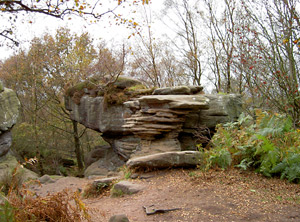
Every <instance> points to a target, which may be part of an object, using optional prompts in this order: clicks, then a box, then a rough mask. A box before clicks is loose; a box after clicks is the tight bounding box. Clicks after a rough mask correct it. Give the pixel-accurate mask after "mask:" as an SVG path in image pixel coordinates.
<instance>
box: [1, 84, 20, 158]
mask: <svg viewBox="0 0 300 222" xmlns="http://www.w3.org/2000/svg"><path fill="white" fill-rule="evenodd" d="M19 108H20V101H19V100H18V97H17V95H16V93H15V92H14V91H13V90H11V89H7V88H5V87H4V86H3V84H2V82H1V81H0V157H2V156H4V155H5V154H7V153H8V151H9V149H10V146H11V142H12V137H11V132H10V130H11V128H12V127H13V126H14V125H15V124H16V122H17V118H18V115H19Z"/></svg>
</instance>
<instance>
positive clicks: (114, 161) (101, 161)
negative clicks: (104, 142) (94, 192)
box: [84, 146, 125, 177]
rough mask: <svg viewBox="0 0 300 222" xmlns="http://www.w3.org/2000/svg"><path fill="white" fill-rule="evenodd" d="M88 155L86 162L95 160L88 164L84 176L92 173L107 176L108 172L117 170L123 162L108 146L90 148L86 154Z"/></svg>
mask: <svg viewBox="0 0 300 222" xmlns="http://www.w3.org/2000/svg"><path fill="white" fill-rule="evenodd" d="M88 157H89V158H86V162H87V163H91V162H93V160H95V159H97V160H96V162H93V163H92V164H90V165H88V167H87V168H86V170H85V171H84V175H85V177H89V176H92V175H98V176H107V175H108V174H109V173H110V172H113V171H117V169H118V168H119V167H120V166H122V165H124V163H125V162H124V161H123V160H121V159H120V158H119V156H118V155H117V154H116V152H114V151H113V149H111V147H110V146H102V147H101V148H97V149H95V150H92V151H91V152H90V153H89V154H88ZM92 157H94V158H92Z"/></svg>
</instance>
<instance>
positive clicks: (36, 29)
mask: <svg viewBox="0 0 300 222" xmlns="http://www.w3.org/2000/svg"><path fill="white" fill-rule="evenodd" d="M163 2H164V1H162V0H152V2H151V4H150V6H145V7H151V10H152V13H153V14H155V13H159V11H160V9H161V8H162V7H163ZM115 3H116V2H115ZM133 7H135V6H132V7H130V10H133ZM127 9H129V8H127ZM127 9H126V8H125V9H123V8H120V9H119V10H118V11H116V13H117V14H118V13H121V14H123V15H124V16H125V17H126V18H128V19H131V18H132V16H134V18H135V21H136V22H137V23H139V24H140V21H141V19H139V17H140V16H141V14H140V12H143V9H142V8H141V6H140V7H139V8H137V13H135V14H128V15H126V12H127V11H129V10H127ZM111 16H112V15H111ZM18 21H19V22H18V23H17V37H18V40H20V43H21V44H20V46H19V47H13V48H10V47H7V46H3V47H0V60H4V59H7V58H8V57H9V56H11V55H12V54H13V53H14V51H15V50H18V49H20V48H26V47H28V46H29V43H30V41H31V40H32V39H33V38H34V37H41V36H42V35H43V34H44V33H46V32H49V33H51V34H54V33H55V31H56V30H57V29H58V28H59V27H62V26H67V27H68V28H70V29H71V31H73V32H76V33H78V34H80V33H82V32H86V31H87V32H89V33H90V35H91V36H92V37H93V38H94V39H95V41H97V40H98V39H104V40H106V41H108V42H116V41H117V42H122V41H124V40H126V41H127V39H128V36H129V35H130V34H131V33H132V32H133V30H129V29H126V25H119V26H117V25H115V24H114V23H115V20H114V19H113V18H112V17H111V18H110V17H109V15H105V16H104V17H103V18H101V20H100V21H99V22H97V23H96V24H90V23H89V22H88V21H85V20H84V19H82V18H79V17H78V18H77V17H74V16H73V17H72V19H71V20H67V19H65V20H60V19H56V18H52V17H50V16H40V15H38V16H37V15H32V14H27V15H26V19H25V21H23V22H21V21H22V19H19V20H18ZM29 21H32V24H30V23H29ZM0 22H1V20H0ZM153 22H154V24H153V25H152V27H153V31H154V32H155V34H157V35H159V34H163V33H162V30H163V29H161V28H160V27H161V26H162V24H160V23H159V21H157V20H156V22H155V21H154V20H153Z"/></svg>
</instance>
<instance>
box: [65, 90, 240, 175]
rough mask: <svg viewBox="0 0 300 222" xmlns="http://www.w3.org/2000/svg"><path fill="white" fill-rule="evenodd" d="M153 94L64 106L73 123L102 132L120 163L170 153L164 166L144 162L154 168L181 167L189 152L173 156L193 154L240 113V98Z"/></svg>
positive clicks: (83, 100) (84, 100)
mask: <svg viewBox="0 0 300 222" xmlns="http://www.w3.org/2000/svg"><path fill="white" fill-rule="evenodd" d="M126 87H127V86H126ZM121 88H122V87H121ZM153 94H154V95H146V96H145V95H134V97H132V98H130V99H129V100H128V101H125V102H124V103H123V104H107V103H106V101H105V99H104V97H102V96H97V97H92V96H90V95H88V94H86V95H83V96H82V97H81V99H80V104H76V103H74V102H73V101H72V99H70V98H69V99H68V98H67V99H66V106H67V108H68V109H69V110H70V113H71V118H72V119H74V120H76V121H78V122H80V123H81V124H83V125H85V126H87V127H88V128H91V129H94V130H96V131H99V132H101V133H102V135H101V136H102V137H103V139H104V140H106V141H107V142H108V143H109V144H110V145H111V148H112V150H113V151H114V152H115V153H117V154H118V156H119V157H121V158H122V159H124V160H125V161H127V160H132V159H136V158H140V157H143V156H147V157H149V156H151V155H154V154H157V155H160V154H162V153H173V155H171V154H170V155H171V157H170V158H171V161H170V162H169V163H165V162H164V161H162V164H161V165H156V164H157V162H158V161H156V160H155V158H154V157H153V158H154V159H153V161H148V162H153V167H158V168H160V167H165V165H166V166H168V167H169V166H172V165H173V166H181V164H183V163H184V158H183V157H182V155H183V156H184V155H186V156H187V158H189V157H188V156H189V153H185V154H184V153H182V154H180V155H179V154H178V155H177V154H176V155H175V154H174V153H176V152H181V151H196V150H197V145H198V144H199V143H202V144H205V143H207V141H209V139H210V137H211V136H212V135H213V133H214V130H215V127H216V125H217V124H219V123H226V122H231V121H236V120H237V119H238V117H239V115H240V113H241V112H242V102H241V97H240V96H239V95H231V94H230V95H205V94H203V92H202V87H198V86H180V87H173V88H162V89H156V90H155V91H154V92H153ZM174 94H175V95H174ZM132 95H133V94H132ZM174 156H176V157H174ZM176 158H177V159H178V158H179V159H180V161H183V163H181V162H179V163H176V160H177V159H176ZM129 163H130V162H128V164H129ZM92 165H93V166H97V165H96V164H92ZM92 165H91V166H92ZM183 165H184V164H183ZM186 165H189V164H186ZM191 165H195V163H194V164H191ZM91 166H90V167H91ZM98 168H99V167H98ZM101 171H103V168H102V169H101ZM102 173H103V172H102Z"/></svg>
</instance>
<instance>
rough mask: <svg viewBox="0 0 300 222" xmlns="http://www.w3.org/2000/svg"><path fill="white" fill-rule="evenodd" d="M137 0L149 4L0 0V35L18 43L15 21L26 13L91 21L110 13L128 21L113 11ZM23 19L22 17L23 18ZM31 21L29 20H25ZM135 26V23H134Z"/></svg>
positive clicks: (145, 0) (122, 21) (120, 19)
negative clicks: (76, 17)
mask: <svg viewBox="0 0 300 222" xmlns="http://www.w3.org/2000/svg"><path fill="white" fill-rule="evenodd" d="M139 2H142V4H149V0H142V1H123V0H118V1H117V0H115V1H112V2H106V3H105V4H106V5H108V4H109V5H108V7H105V6H104V5H105V4H103V1H88V0H60V1H56V0H36V1H29V0H0V17H1V18H2V20H3V21H2V24H5V25H3V26H2V27H1V29H0V37H3V38H4V39H6V40H8V41H10V42H12V43H14V44H15V45H19V42H18V40H16V39H15V37H14V32H15V31H16V29H17V27H16V25H15V24H16V22H17V20H18V18H19V17H20V16H21V15H26V14H28V13H30V14H34V15H45V16H50V17H53V18H57V19H64V18H65V17H67V18H68V19H71V18H72V17H74V16H80V17H82V18H85V19H88V18H90V19H92V20H93V21H99V20H100V19H101V18H102V17H103V16H104V15H106V14H112V15H113V16H114V17H115V18H118V20H119V21H120V22H121V23H128V24H131V23H130V22H128V20H127V19H126V18H123V17H122V15H121V14H116V13H115V11H116V10H117V9H118V8H120V7H121V6H122V7H124V4H127V5H129V6H132V5H136V4H138V3H139ZM23 19H24V18H23ZM27 22H29V23H32V21H31V20H29V21H27ZM134 26H135V25H134Z"/></svg>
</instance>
